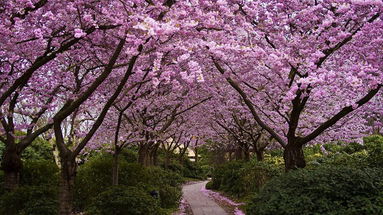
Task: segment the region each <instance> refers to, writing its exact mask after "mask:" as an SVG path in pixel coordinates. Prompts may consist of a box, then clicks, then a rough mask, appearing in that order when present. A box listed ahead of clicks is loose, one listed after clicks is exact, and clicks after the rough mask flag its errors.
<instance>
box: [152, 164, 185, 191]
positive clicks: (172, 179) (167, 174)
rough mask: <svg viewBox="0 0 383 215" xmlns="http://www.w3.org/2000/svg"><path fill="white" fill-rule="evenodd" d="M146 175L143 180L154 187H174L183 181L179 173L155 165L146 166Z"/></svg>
mask: <svg viewBox="0 0 383 215" xmlns="http://www.w3.org/2000/svg"><path fill="white" fill-rule="evenodd" d="M146 175H147V181H145V182H146V183H147V184H151V185H153V186H156V187H161V186H163V185H170V186H173V187H176V186H179V185H181V184H182V182H183V178H182V176H180V175H179V174H177V173H175V172H172V171H170V170H164V169H162V168H160V167H156V166H153V167H147V168H146Z"/></svg>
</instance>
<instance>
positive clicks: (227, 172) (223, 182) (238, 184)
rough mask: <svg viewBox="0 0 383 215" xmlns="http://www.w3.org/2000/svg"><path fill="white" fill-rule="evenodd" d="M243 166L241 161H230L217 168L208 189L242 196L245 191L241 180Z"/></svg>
mask: <svg viewBox="0 0 383 215" xmlns="http://www.w3.org/2000/svg"><path fill="white" fill-rule="evenodd" d="M243 165H244V163H243V162H241V161H231V162H227V163H225V164H224V165H221V166H219V167H217V168H216V169H215V170H214V172H213V179H212V183H211V184H210V185H209V187H210V188H212V189H216V190H218V189H219V190H222V191H224V192H226V193H229V194H233V195H239V194H243V193H244V192H245V189H247V188H246V187H244V183H243V182H244V181H243V180H242V171H243V169H242V168H243Z"/></svg>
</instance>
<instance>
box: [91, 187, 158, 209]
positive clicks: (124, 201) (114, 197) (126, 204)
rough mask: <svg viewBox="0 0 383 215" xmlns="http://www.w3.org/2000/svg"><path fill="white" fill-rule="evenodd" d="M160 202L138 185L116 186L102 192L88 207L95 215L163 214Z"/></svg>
mask: <svg viewBox="0 0 383 215" xmlns="http://www.w3.org/2000/svg"><path fill="white" fill-rule="evenodd" d="M160 211H161V210H160V207H159V202H158V200H157V199H155V198H153V197H151V196H150V195H149V194H148V193H147V192H146V191H145V190H143V189H140V188H138V187H124V186H116V187H111V188H109V189H107V190H106V191H104V192H102V193H100V194H99V195H97V197H95V198H94V199H93V201H92V204H91V205H90V207H89V208H88V213H89V214H94V215H147V214H153V215H156V214H161V212H160Z"/></svg>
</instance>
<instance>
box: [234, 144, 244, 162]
mask: <svg viewBox="0 0 383 215" xmlns="http://www.w3.org/2000/svg"><path fill="white" fill-rule="evenodd" d="M235 159H236V160H242V159H243V157H242V148H241V147H240V146H238V147H237V148H236V149H235Z"/></svg>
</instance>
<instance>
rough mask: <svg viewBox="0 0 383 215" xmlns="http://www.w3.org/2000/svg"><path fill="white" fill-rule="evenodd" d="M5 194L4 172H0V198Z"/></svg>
mask: <svg viewBox="0 0 383 215" xmlns="http://www.w3.org/2000/svg"><path fill="white" fill-rule="evenodd" d="M4 192H5V190H4V172H3V171H2V170H0V196H1V195H2V194H3V193H4Z"/></svg>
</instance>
